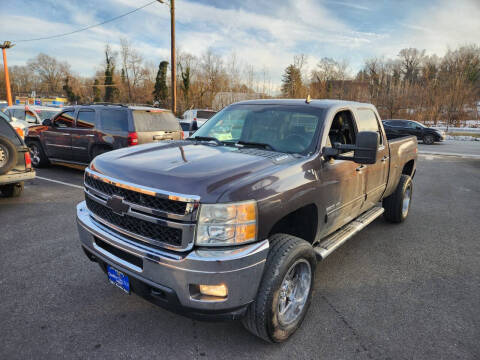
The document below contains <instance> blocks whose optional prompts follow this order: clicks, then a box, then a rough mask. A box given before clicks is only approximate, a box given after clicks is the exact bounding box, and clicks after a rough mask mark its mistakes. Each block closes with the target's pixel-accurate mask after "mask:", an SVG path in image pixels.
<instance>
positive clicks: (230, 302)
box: [77, 99, 417, 342]
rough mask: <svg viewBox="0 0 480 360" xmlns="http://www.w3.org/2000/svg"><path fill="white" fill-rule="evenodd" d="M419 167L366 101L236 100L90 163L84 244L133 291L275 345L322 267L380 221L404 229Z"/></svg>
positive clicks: (296, 320) (303, 308)
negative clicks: (175, 130)
mask: <svg viewBox="0 0 480 360" xmlns="http://www.w3.org/2000/svg"><path fill="white" fill-rule="evenodd" d="M416 159H417V140H416V138H415V137H404V138H399V139H395V140H392V141H389V140H388V139H387V137H386V136H385V131H384V129H383V127H382V123H381V121H380V117H379V115H378V113H377V111H376V109H375V107H374V106H372V105H370V104H364V103H355V102H346V101H333V100H312V101H310V100H309V99H307V100H258V101H246V102H240V103H236V104H233V105H231V106H228V107H226V108H225V109H223V110H222V111H220V112H219V113H218V114H216V115H215V116H214V117H212V118H211V119H210V120H208V121H207V122H206V123H205V124H204V125H203V126H202V127H201V128H200V129H199V130H198V131H197V132H195V134H194V135H193V136H192V137H191V138H189V139H187V140H182V141H170V142H165V143H157V144H147V145H142V146H137V147H134V148H125V149H120V150H116V151H113V152H110V153H107V154H103V155H100V156H98V157H96V158H95V159H94V160H93V161H92V162H91V164H90V166H89V167H88V168H87V169H86V171H85V201H83V202H81V203H80V204H78V207H77V221H78V230H79V232H80V239H81V244H82V247H83V250H84V251H85V253H86V255H87V256H88V258H90V260H92V261H96V262H98V263H99V264H100V266H101V268H102V269H103V270H104V271H105V273H106V274H107V275H108V279H109V281H110V282H111V283H113V284H115V285H116V286H118V287H119V288H121V289H122V290H124V291H125V292H127V293H130V292H135V293H137V294H139V295H141V296H143V297H145V298H146V299H148V300H150V301H152V302H154V303H156V304H159V305H161V306H164V307H166V308H169V309H171V310H174V311H177V312H180V313H183V314H186V315H189V316H192V317H196V318H216V319H218V318H224V319H242V321H243V323H244V325H245V327H246V328H247V329H248V330H249V331H251V332H252V333H254V334H255V335H257V336H259V337H261V338H263V339H264V340H266V341H271V342H281V341H284V340H286V339H287V338H288V337H289V336H290V335H291V334H292V333H293V332H294V331H295V330H296V329H297V328H298V327H299V325H300V324H301V322H302V320H303V318H304V317H305V314H306V312H307V309H308V306H309V303H310V300H311V297H312V290H313V284H314V277H315V267H316V264H317V261H319V260H321V259H324V258H325V257H326V256H328V255H329V254H331V253H332V252H333V251H334V250H335V249H337V248H338V247H339V246H340V245H342V244H343V243H344V242H345V241H346V240H348V239H349V238H351V237H352V236H353V235H354V234H355V233H357V232H358V231H360V230H361V229H363V228H364V227H365V226H367V225H368V224H369V223H371V222H372V221H373V220H375V219H376V218H378V217H379V216H380V215H382V214H384V216H385V218H386V220H388V221H390V222H395V223H398V222H402V221H403V220H405V218H406V217H407V215H408V212H409V207H410V202H411V198H412V188H413V184H412V179H413V177H414V175H415V169H416Z"/></svg>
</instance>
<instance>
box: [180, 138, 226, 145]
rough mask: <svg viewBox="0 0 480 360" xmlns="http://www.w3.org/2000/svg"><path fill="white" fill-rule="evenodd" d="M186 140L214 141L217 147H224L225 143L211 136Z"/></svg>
mask: <svg viewBox="0 0 480 360" xmlns="http://www.w3.org/2000/svg"><path fill="white" fill-rule="evenodd" d="M186 140H192V141H213V142H215V143H216V144H217V145H223V143H222V142H221V141H220V140H218V139H217V138H215V137H211V136H195V137H191V138H188V139H186Z"/></svg>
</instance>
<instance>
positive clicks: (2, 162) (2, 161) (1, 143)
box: [0, 136, 17, 175]
mask: <svg viewBox="0 0 480 360" xmlns="http://www.w3.org/2000/svg"><path fill="white" fill-rule="evenodd" d="M16 164H17V148H16V146H15V144H14V143H13V142H11V141H10V140H9V139H7V138H6V137H4V136H0V175H2V174H6V173H8V172H9V171H10V170H12V169H13V167H14V166H15V165H16Z"/></svg>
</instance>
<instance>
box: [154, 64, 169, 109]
mask: <svg viewBox="0 0 480 360" xmlns="http://www.w3.org/2000/svg"><path fill="white" fill-rule="evenodd" d="M167 68H168V61H162V62H161V63H160V65H159V66H158V72H157V77H156V79H155V87H154V90H153V93H152V94H153V101H154V102H157V101H158V102H159V103H160V104H162V106H164V107H166V106H167V105H168V104H167V100H168V87H167Z"/></svg>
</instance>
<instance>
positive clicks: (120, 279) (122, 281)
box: [107, 265, 130, 294]
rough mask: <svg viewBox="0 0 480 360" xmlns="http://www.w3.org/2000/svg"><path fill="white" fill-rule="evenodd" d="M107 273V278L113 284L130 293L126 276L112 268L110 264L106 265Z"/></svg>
mask: <svg viewBox="0 0 480 360" xmlns="http://www.w3.org/2000/svg"><path fill="white" fill-rule="evenodd" d="M107 274H108V280H109V281H110V282H111V283H112V284H113V285H115V286H117V287H119V288H120V289H122V290H123V291H125V292H126V293H127V294H130V281H129V280H128V276H127V275H125V274H124V273H122V272H121V271H118V270H117V269H114V268H113V267H111V266H110V265H107Z"/></svg>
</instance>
